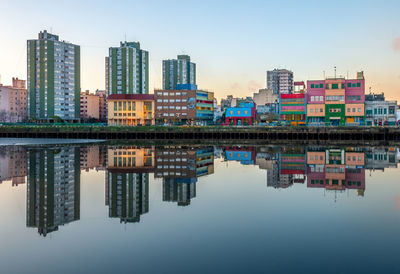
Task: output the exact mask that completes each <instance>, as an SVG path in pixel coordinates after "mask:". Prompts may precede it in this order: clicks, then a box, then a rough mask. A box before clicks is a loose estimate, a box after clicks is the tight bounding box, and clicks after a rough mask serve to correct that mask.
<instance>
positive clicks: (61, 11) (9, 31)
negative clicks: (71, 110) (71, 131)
mask: <svg viewBox="0 0 400 274" xmlns="http://www.w3.org/2000/svg"><path fill="white" fill-rule="evenodd" d="M0 3H1V14H2V16H1V19H0V22H1V25H0V41H1V42H0V75H1V83H3V84H10V83H11V78H12V77H19V78H21V79H26V71H27V69H26V40H28V39H37V34H38V33H39V32H40V31H41V30H44V29H47V30H48V31H51V32H52V33H54V34H57V35H59V37H60V39H61V40H66V41H69V42H71V43H74V44H77V45H80V46H81V87H82V90H90V91H94V90H96V89H104V87H105V80H104V75H105V68H104V67H105V65H104V59H105V57H106V56H107V54H108V48H109V47H112V46H118V45H119V42H120V41H124V40H125V38H126V40H127V41H139V42H140V44H141V47H142V48H143V49H145V50H148V51H149V59H150V75H149V76H150V93H152V92H153V89H154V88H161V87H162V60H165V59H172V58H176V56H177V55H178V54H183V53H184V54H188V55H190V56H191V60H192V61H193V62H195V63H196V64H197V84H198V86H199V88H200V89H205V90H209V91H213V92H214V93H215V96H216V97H217V98H218V99H220V98H223V97H226V96H227V95H228V94H232V95H234V96H237V97H245V96H252V95H253V93H254V92H256V91H257V90H258V89H260V88H265V86H266V79H265V78H266V71H267V70H272V69H274V68H287V69H290V70H292V71H293V72H294V78H295V80H296V81H302V80H304V81H306V80H318V79H323V77H324V72H325V75H326V76H333V75H334V67H335V66H336V67H337V74H338V75H342V76H345V77H347V75H348V76H349V77H350V78H354V77H355V75H356V72H357V71H360V70H363V71H364V75H365V78H366V92H367V93H368V92H369V88H370V87H371V90H372V91H373V92H377V93H380V92H384V93H385V95H386V98H387V99H392V100H394V99H395V100H399V101H400V16H399V11H400V1H398V0H394V1H392V0H384V1H382V0H381V1H368V0H364V1H361V0H360V1H358V0H354V1H351V0H347V1H341V0H336V1H329V2H328V1H291V0H286V1H284V2H282V1H267V0H264V1H256V0H254V1H251V0H248V1H234V0H231V1H222V0H213V1H209V0H202V1H194V0H193V1H191V0H186V1H183V0H182V1H178V0H176V1H167V0H164V1H155V0H154V1H152V0H146V1H143V0H142V1H132V0H131V1H120V0H113V1H102V0H97V1H92V0H87V1H82V0H81V1H75V0H69V1H64V0H58V1H54V0H53V1H47V0H46V1H32V0H0Z"/></svg>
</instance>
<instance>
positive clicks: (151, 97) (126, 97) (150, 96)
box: [108, 94, 154, 100]
mask: <svg viewBox="0 0 400 274" xmlns="http://www.w3.org/2000/svg"><path fill="white" fill-rule="evenodd" d="M108 100H154V94H110V95H109V96H108Z"/></svg>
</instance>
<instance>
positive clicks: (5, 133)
mask: <svg viewBox="0 0 400 274" xmlns="http://www.w3.org/2000/svg"><path fill="white" fill-rule="evenodd" d="M0 137H1V138H62V139H66V138H68V139H101V140H154V141H156V140H161V141H166V140H199V141H202V140H210V141H211V140H212V141H228V140H233V141H245V140H255V141H257V140H259V141H266V140H271V141H277V140H280V141H299V142H309V141H331V142H335V141H338V142H346V141H351V142H357V141H359V142H363V141H375V142H394V143H397V142H400V128H398V127H215V126H214V127H175V126H173V127H166V126H160V127H157V126H151V127H141V126H139V127H111V126H0Z"/></svg>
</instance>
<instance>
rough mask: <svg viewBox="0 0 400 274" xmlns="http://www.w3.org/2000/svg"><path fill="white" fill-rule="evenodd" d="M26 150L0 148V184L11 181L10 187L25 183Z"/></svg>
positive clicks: (20, 148)
mask: <svg viewBox="0 0 400 274" xmlns="http://www.w3.org/2000/svg"><path fill="white" fill-rule="evenodd" d="M25 176H26V149H25V148H24V147H21V146H4V147H0V184H1V183H2V182H3V181H9V180H11V185H12V186H18V185H20V184H24V183H25Z"/></svg>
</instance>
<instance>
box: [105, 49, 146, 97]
mask: <svg viewBox="0 0 400 274" xmlns="http://www.w3.org/2000/svg"><path fill="white" fill-rule="evenodd" d="M106 89H107V93H108V94H147V93H149V53H148V52H147V51H145V50H142V49H140V43H139V42H121V45H120V47H112V48H110V49H109V56H108V57H106Z"/></svg>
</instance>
